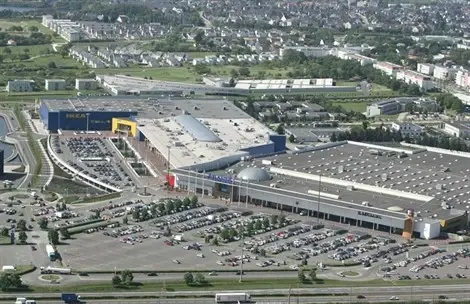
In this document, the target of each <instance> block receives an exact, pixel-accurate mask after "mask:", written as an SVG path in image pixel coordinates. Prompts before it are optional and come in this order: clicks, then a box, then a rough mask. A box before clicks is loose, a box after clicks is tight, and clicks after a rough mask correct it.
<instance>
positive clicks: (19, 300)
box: [15, 298, 36, 304]
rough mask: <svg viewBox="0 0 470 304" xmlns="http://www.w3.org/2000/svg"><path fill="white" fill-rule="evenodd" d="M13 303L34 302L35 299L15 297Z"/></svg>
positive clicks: (28, 303) (25, 303) (29, 303)
mask: <svg viewBox="0 0 470 304" xmlns="http://www.w3.org/2000/svg"><path fill="white" fill-rule="evenodd" d="M15 304H36V301H35V300H28V299H26V298H16V302H15Z"/></svg>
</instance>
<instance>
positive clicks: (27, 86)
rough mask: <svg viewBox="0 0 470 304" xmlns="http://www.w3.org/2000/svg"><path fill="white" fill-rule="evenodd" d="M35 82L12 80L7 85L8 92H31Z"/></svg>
mask: <svg viewBox="0 0 470 304" xmlns="http://www.w3.org/2000/svg"><path fill="white" fill-rule="evenodd" d="M33 84H34V80H10V81H8V83H7V87H6V91H7V92H31V91H32V90H33Z"/></svg>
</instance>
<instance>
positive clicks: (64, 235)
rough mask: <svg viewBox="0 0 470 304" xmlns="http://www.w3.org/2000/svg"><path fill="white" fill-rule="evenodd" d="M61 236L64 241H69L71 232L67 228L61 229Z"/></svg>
mask: <svg viewBox="0 0 470 304" xmlns="http://www.w3.org/2000/svg"><path fill="white" fill-rule="evenodd" d="M60 235H61V236H62V239H63V240H67V239H69V238H70V232H69V230H68V229H67V228H61V229H60Z"/></svg>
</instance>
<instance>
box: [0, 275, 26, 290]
mask: <svg viewBox="0 0 470 304" xmlns="http://www.w3.org/2000/svg"><path fill="white" fill-rule="evenodd" d="M22 285H23V284H22V282H21V278H20V276H19V275H18V274H17V273H3V274H1V275H0V289H1V290H2V291H8V290H10V289H13V288H20V287H21V286H22Z"/></svg>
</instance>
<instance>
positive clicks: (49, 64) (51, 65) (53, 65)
mask: <svg viewBox="0 0 470 304" xmlns="http://www.w3.org/2000/svg"><path fill="white" fill-rule="evenodd" d="M47 67H48V68H49V69H56V68H57V66H56V64H55V62H54V61H49V63H48V64H47Z"/></svg>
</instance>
